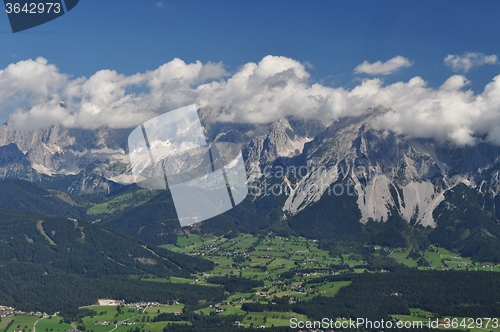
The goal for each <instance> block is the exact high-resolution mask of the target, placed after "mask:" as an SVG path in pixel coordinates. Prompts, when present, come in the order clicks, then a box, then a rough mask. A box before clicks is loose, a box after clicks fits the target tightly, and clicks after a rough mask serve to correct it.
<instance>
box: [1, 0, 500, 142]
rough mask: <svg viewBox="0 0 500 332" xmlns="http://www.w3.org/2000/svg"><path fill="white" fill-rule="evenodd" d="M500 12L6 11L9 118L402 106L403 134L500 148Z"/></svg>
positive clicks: (401, 8)
mask: <svg viewBox="0 0 500 332" xmlns="http://www.w3.org/2000/svg"><path fill="white" fill-rule="evenodd" d="M499 13H500V2H496V1H489V2H471V1H414V2H410V1H313V2H306V1H210V2H208V1H207V2H201V1H167V0H165V1H156V0H155V1H153V0H106V1H97V0H82V1H80V3H79V4H78V6H76V7H75V8H74V9H73V10H72V11H71V12H69V13H67V14H66V15H63V16H62V17H60V18H58V19H55V20H53V21H51V22H48V23H46V24H44V25H41V26H38V27H35V28H33V29H30V30H27V31H24V32H19V33H16V34H13V33H12V32H11V30H10V26H9V23H8V19H7V15H6V14H4V18H3V19H1V20H0V43H1V45H2V48H1V49H0V70H2V69H3V71H0V110H1V111H2V114H1V115H0V120H5V119H6V118H7V117H9V116H10V117H9V121H11V123H12V124H13V125H17V126H18V127H19V128H23V129H29V128H33V127H34V126H41V125H53V124H63V125H66V126H82V127H89V128H94V127H96V126H98V125H108V126H113V127H127V126H133V125H136V124H138V123H140V122H141V121H144V120H146V119H148V118H150V117H151V116H154V114H155V113H158V112H159V111H165V110H168V109H173V108H174V107H180V106H185V105H188V104H189V103H197V104H199V105H201V106H207V105H208V106H212V107H213V106H222V107H225V108H226V109H230V110H231V115H230V116H229V115H228V116H227V118H225V120H228V121H245V122H266V121H267V122H271V121H276V120H277V119H279V118H280V117H283V116H289V115H300V116H311V117H316V118H320V119H322V120H323V121H324V122H325V123H329V122H331V121H334V120H336V119H338V118H340V117H343V116H352V115H361V114H364V113H366V112H367V109H368V108H369V107H372V106H378V105H383V106H386V107H391V108H393V110H394V111H395V113H394V114H390V115H387V116H385V117H384V118H381V119H380V126H382V127H384V126H385V127H386V128H388V129H390V130H393V131H396V132H398V133H401V134H407V135H412V136H415V137H437V138H442V139H445V140H451V141H453V142H456V143H457V144H461V145H464V144H474V143H475V142H476V141H477V137H479V136H482V137H487V139H488V140H489V141H491V142H493V143H495V144H500V76H499V75H500V61H499V58H498V57H499V56H500V44H499V43H498V34H499V32H500V20H498V14H499ZM269 55H272V57H269ZM176 58H178V59H181V60H182V61H178V60H174V59H176ZM29 59H31V60H29ZM37 59H38V60H37ZM196 61H200V62H198V63H197V62H196ZM106 70H110V71H106ZM497 76H498V77H497ZM82 77H85V78H82ZM79 78H81V79H79ZM48 95H50V96H52V97H53V101H52V102H49V103H46V104H44V105H41V106H36V107H34V108H33V109H32V110H30V111H29V112H24V111H21V109H22V108H23V107H25V106H27V105H28V104H31V105H35V104H36V100H40V98H44V97H46V96H48ZM37 98H38V99H37ZM57 100H63V101H64V102H65V103H66V105H67V107H62V106H60V105H59V104H57V102H58V101H57ZM12 112H14V113H12Z"/></svg>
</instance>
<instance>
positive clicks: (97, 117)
mask: <svg viewBox="0 0 500 332" xmlns="http://www.w3.org/2000/svg"><path fill="white" fill-rule="evenodd" d="M454 59H455V58H453V59H451V60H450V61H452V63H453V61H455V60H454ZM484 61H490V62H491V61H492V60H484V59H483V62H484ZM495 61H496V60H495ZM455 62H456V63H461V62H460V61H458V62H457V61H455ZM408 65H411V62H410V60H408V59H405V58H403V57H402V56H398V57H395V58H393V59H391V60H389V61H387V62H385V63H381V62H380V63H379V62H376V63H374V64H369V63H367V62H365V63H363V64H361V65H360V66H358V67H357V69H358V68H360V69H359V72H361V70H363V72H365V73H369V72H370V71H371V73H373V74H376V73H378V74H380V75H382V74H384V75H385V73H389V72H392V71H394V70H397V69H399V68H403V67H407V66H408ZM457 66H459V65H457ZM308 68H310V66H309V65H307V64H302V63H300V62H298V61H296V60H293V59H290V58H286V57H279V56H266V57H265V58H263V59H262V60H261V61H260V62H258V63H253V62H251V63H247V64H245V65H243V66H242V67H241V68H239V69H238V70H237V71H236V72H234V73H228V72H227V71H226V69H225V68H224V65H223V64H222V63H211V62H209V63H206V64H202V63H201V62H199V61H197V62H195V63H191V64H186V63H185V62H184V61H182V60H180V59H174V60H172V61H170V62H168V63H165V64H164V65H162V66H160V67H159V68H157V69H155V70H153V71H147V72H145V73H137V74H135V75H131V76H126V75H122V74H118V73H117V72H115V71H111V70H101V71H98V72H97V73H95V74H94V75H92V76H91V77H90V78H85V77H80V78H71V77H70V76H69V75H67V74H64V73H60V72H59V69H58V68H57V67H56V66H55V65H54V64H49V63H48V62H47V60H45V59H44V58H41V57H40V58H37V59H36V60H25V61H20V62H17V63H15V64H11V65H9V66H8V67H7V68H5V69H4V70H1V71H0V109H1V110H7V109H9V108H14V109H17V110H16V111H15V112H14V113H12V114H11V115H10V117H9V120H8V122H9V124H10V125H12V126H14V127H15V128H17V129H34V128H36V127H41V126H49V125H54V124H62V125H64V126H68V127H83V128H97V127H100V126H109V127H113V128H127V127H134V126H136V125H138V124H140V123H142V122H144V121H146V120H148V119H150V118H152V117H154V116H155V115H156V114H158V113H162V112H165V111H168V110H173V109H175V108H178V107H181V106H185V105H189V104H191V103H196V104H198V105H199V106H210V107H222V108H223V109H225V110H226V111H225V112H224V113H223V114H222V115H220V118H219V119H220V120H221V121H234V122H251V123H268V122H272V121H276V120H278V119H279V118H282V117H285V116H289V115H296V116H302V117H309V118H318V119H321V120H322V121H324V122H325V123H331V122H332V121H335V120H337V119H339V118H341V117H346V116H358V115H363V114H365V113H366V112H368V109H369V108H370V107H375V106H379V105H383V106H385V107H390V108H392V110H393V112H389V113H386V114H384V115H382V116H381V117H380V118H379V119H378V120H379V121H378V125H379V126H380V127H381V128H387V129H390V130H392V131H395V132H397V133H400V134H406V135H411V136H413V137H423V138H436V139H439V140H448V141H452V142H454V143H456V144H458V145H466V144H474V143H476V142H477V141H478V139H479V138H478V137H481V138H482V139H485V140H486V141H489V142H491V143H494V144H498V145H500V75H498V76H496V77H494V78H493V80H492V82H490V83H489V84H487V85H486V87H485V88H484V91H482V92H479V93H477V92H476V93H474V92H473V91H471V90H467V85H468V83H469V82H468V81H467V79H466V78H465V76H463V75H453V76H451V77H450V78H448V79H447V80H446V81H445V82H444V83H443V85H442V86H441V87H439V88H430V87H428V86H427V84H426V82H425V81H424V79H422V78H421V77H418V76H416V77H414V78H412V79H410V80H409V81H408V82H396V83H393V84H390V85H384V82H383V80H382V79H381V78H371V79H365V80H363V81H362V82H361V83H359V84H358V85H357V86H355V87H354V88H353V89H350V90H348V89H344V88H332V87H327V86H323V85H321V84H319V83H315V82H311V79H310V74H309V73H308ZM459 68H462V67H459ZM469 69H470V68H469ZM463 70H464V71H465V67H463ZM48 97H49V98H48ZM42 101H43V102H42ZM60 101H63V102H64V103H60ZM28 103H29V104H30V105H31V107H29V108H26V109H21V108H20V107H23V105H24V106H25V105H27V104H28Z"/></svg>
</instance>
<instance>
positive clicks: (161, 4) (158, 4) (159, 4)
mask: <svg viewBox="0 0 500 332" xmlns="http://www.w3.org/2000/svg"><path fill="white" fill-rule="evenodd" d="M156 7H158V8H165V3H164V2H163V1H158V2H157V3H156Z"/></svg>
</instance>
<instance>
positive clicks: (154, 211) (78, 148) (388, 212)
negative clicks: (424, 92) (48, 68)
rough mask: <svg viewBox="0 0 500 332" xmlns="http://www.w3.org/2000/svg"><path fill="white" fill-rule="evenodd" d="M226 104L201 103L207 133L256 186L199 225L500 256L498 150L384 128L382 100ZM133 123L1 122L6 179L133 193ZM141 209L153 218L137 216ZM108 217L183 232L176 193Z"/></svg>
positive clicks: (135, 230)
mask: <svg viewBox="0 0 500 332" xmlns="http://www.w3.org/2000/svg"><path fill="white" fill-rule="evenodd" d="M223 112H225V110H223V109H211V108H202V109H199V110H198V113H199V116H200V119H201V122H202V125H203V128H204V131H205V136H206V137H207V140H208V141H219V142H231V143H236V144H238V145H239V146H240V147H241V149H242V151H243V157H244V160H245V163H246V168H247V175H248V178H249V185H250V192H251V194H250V195H249V196H248V197H247V199H246V200H245V201H244V202H243V203H241V204H240V206H238V207H236V208H234V209H232V210H230V211H228V212H226V213H225V214H223V215H220V216H217V217H215V218H213V220H209V221H208V222H205V223H203V224H202V225H201V226H200V228H201V229H202V230H203V229H205V231H211V232H215V233H223V232H229V231H231V230H232V229H238V230H246V231H251V230H255V229H263V228H266V227H274V228H275V229H282V230H283V229H286V230H287V231H290V230H291V231H294V232H298V233H300V234H303V235H308V236H310V237H316V238H325V239H326V238H328V237H330V238H343V239H347V238H352V239H356V238H357V239H363V240H364V241H366V240H367V241H372V242H373V243H381V244H391V243H392V244H396V243H397V244H399V245H402V244H403V245H409V244H415V245H417V244H418V245H425V244H429V243H442V244H444V245H446V246H448V247H449V248H450V249H460V250H465V251H466V252H468V253H471V254H473V255H471V256H478V255H480V256H481V257H482V258H485V257H486V256H488V257H490V256H491V257H497V258H496V259H498V257H500V256H498V255H497V254H498V253H499V252H500V251H499V249H498V248H500V240H499V237H500V232H499V230H500V225H499V218H500V205H499V204H500V196H499V192H500V176H499V175H500V167H499V166H500V158H499V157H500V148H499V147H497V146H493V145H491V144H488V143H479V144H478V145H475V146H462V147H459V146H456V145H453V144H451V143H449V142H443V141H435V140H432V139H419V138H413V137H409V136H404V135H399V134H397V133H395V132H392V131H389V130H387V129H384V128H382V127H380V126H379V125H378V123H379V119H380V117H381V116H383V115H384V114H386V113H388V112H392V110H391V109H387V108H384V107H381V106H380V107H376V108H372V109H370V110H369V112H368V114H367V115H364V116H361V117H346V118H341V119H339V120H337V121H335V122H333V123H331V124H328V125H325V124H324V123H322V122H321V121H319V120H314V119H303V118H297V117H288V118H282V119H280V120H278V121H276V122H274V123H269V124H265V125H258V124H250V123H229V122H220V121H218V117H219V116H220V115H221V114H223ZM131 131H132V128H131V129H111V128H99V129H96V130H88V129H80V128H65V127H62V126H53V127H49V128H39V129H36V130H31V131H17V130H14V129H12V128H11V127H10V126H9V124H8V123H7V124H4V125H3V126H2V127H0V142H1V144H3V145H2V146H0V176H1V177H2V178H4V179H9V178H15V179H23V180H28V181H31V182H34V183H37V184H38V185H40V186H42V187H45V188H52V189H58V190H62V191H66V192H68V193H71V194H78V195H91V194H101V195H113V193H117V192H120V191H121V190H128V189H125V188H130V186H131V184H132V182H133V176H132V174H131V170H130V163H129V160H128V157H127V153H128V147H127V138H128V135H129V133H130V132H131ZM460 195H461V196H460ZM141 209H142V210H141ZM144 211H147V213H146V215H147V216H149V217H148V218H141V217H139V216H141V215H143V216H144V215H145V213H144ZM471 211H475V212H474V213H472V212H471ZM101 222H102V224H103V225H108V227H110V228H111V229H115V230H117V231H120V232H124V233H126V234H129V235H131V236H135V237H138V238H140V239H142V240H147V241H149V242H151V243H155V244H161V243H167V242H171V241H173V238H172V236H173V235H172V234H173V233H175V232H173V230H174V229H179V227H178V225H177V221H176V215H175V211H174V208H173V203H172V201H171V197H170V196H169V194H168V191H167V192H164V193H160V194H159V195H158V196H155V197H154V198H152V199H151V200H150V201H147V203H146V204H143V205H141V206H137V207H135V208H133V209H131V210H130V211H128V212H127V213H124V214H123V215H120V214H114V215H112V216H110V217H109V218H105V220H102V221H101ZM174 238H175V236H174ZM486 252H487V253H486ZM480 253H481V254H480Z"/></svg>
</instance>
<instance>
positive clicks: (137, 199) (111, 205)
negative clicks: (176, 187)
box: [87, 190, 157, 214]
mask: <svg viewBox="0 0 500 332" xmlns="http://www.w3.org/2000/svg"><path fill="white" fill-rule="evenodd" d="M156 194H157V193H155V192H154V191H151V190H138V191H136V192H133V193H127V194H123V195H120V196H117V197H113V198H111V199H110V200H109V201H107V202H104V203H101V204H97V205H95V206H93V207H91V208H89V209H88V210H87V214H101V213H113V212H115V211H123V210H125V209H126V208H128V207H131V206H137V205H140V204H142V203H144V202H145V201H147V200H148V199H149V198H151V197H153V196H154V195H156Z"/></svg>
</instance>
